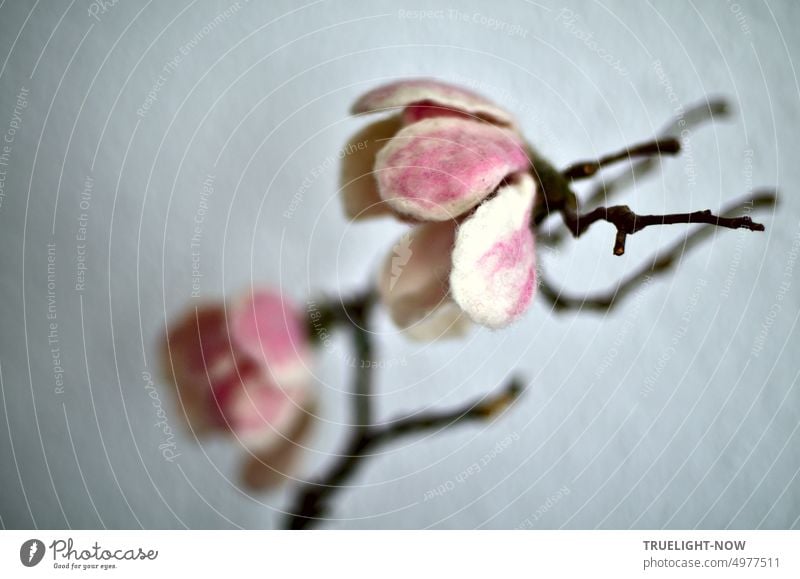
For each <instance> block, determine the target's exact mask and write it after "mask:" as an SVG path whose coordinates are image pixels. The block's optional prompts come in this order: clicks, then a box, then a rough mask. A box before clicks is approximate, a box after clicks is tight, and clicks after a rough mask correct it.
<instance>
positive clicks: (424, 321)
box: [378, 221, 469, 340]
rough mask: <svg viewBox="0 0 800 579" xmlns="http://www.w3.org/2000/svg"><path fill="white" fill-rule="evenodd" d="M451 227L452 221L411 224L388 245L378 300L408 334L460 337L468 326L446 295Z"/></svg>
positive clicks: (412, 336)
mask: <svg viewBox="0 0 800 579" xmlns="http://www.w3.org/2000/svg"><path fill="white" fill-rule="evenodd" d="M455 227H456V224H455V223H454V222H452V221H445V222H438V223H424V224H422V225H419V226H417V227H416V228H414V229H412V230H411V231H409V232H408V233H407V234H406V235H404V236H403V237H401V238H400V240H399V241H398V242H397V243H396V244H395V245H394V246H393V247H392V249H391V251H390V253H389V255H388V256H387V258H386V261H385V262H384V265H383V268H382V269H381V271H380V275H379V279H378V291H379V293H380V297H381V301H382V302H383V304H384V305H385V306H386V307H387V309H388V310H389V315H390V316H391V318H392V321H394V323H395V324H397V326H398V327H400V328H401V329H403V330H406V331H407V333H408V335H409V337H411V338H415V339H420V340H433V339H437V338H440V337H445V336H455V335H461V334H463V332H464V331H465V330H466V329H467V327H468V325H469V319H468V318H467V316H465V315H464V314H463V313H462V312H461V311H460V309H459V308H458V307H456V306H455V304H453V302H452V299H451V298H450V296H449V288H448V283H449V282H448V278H449V275H450V265H451V260H450V253H451V251H452V248H453V239H454V234H455Z"/></svg>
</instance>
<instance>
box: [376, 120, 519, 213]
mask: <svg viewBox="0 0 800 579" xmlns="http://www.w3.org/2000/svg"><path fill="white" fill-rule="evenodd" d="M528 165H529V160H528V156H527V153H526V150H525V146H524V145H523V144H522V143H521V142H520V140H519V138H518V137H517V135H516V134H515V133H513V132H512V131H510V130H508V129H503V128H500V127H496V126H494V125H490V124H488V123H481V122H475V121H470V120H464V119H460V118H452V117H442V118H431V119H425V120H422V121H419V122H417V123H414V124H412V125H409V126H407V127H405V128H404V129H402V130H401V131H400V132H398V133H397V135H395V137H394V138H393V139H392V140H391V141H389V143H388V144H387V145H386V146H385V147H384V148H383V149H381V150H380V152H379V153H378V157H377V160H376V166H375V170H376V172H377V180H378V190H379V191H380V195H381V198H382V199H384V200H385V201H386V202H387V203H388V204H389V205H390V206H391V207H392V209H394V210H395V211H397V212H398V213H400V214H403V215H407V216H410V217H412V218H414V219H419V220H422V221H447V220H452V219H453V218H455V217H457V216H459V215H461V214H462V213H465V212H466V211H469V210H470V209H472V208H473V207H475V206H476V205H477V204H478V203H480V202H481V201H482V200H483V199H484V198H485V197H486V196H487V195H489V194H490V193H492V192H493V191H494V190H495V189H496V188H497V186H498V185H499V184H500V183H501V182H502V181H503V180H504V179H505V178H506V177H508V176H509V175H510V174H512V173H516V172H518V171H522V170H524V169H526V168H527V167H528Z"/></svg>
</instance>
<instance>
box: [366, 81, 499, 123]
mask: <svg viewBox="0 0 800 579" xmlns="http://www.w3.org/2000/svg"><path fill="white" fill-rule="evenodd" d="M419 104H426V105H427V104H429V105H435V106H438V107H444V108H448V109H453V110H456V111H462V112H464V113H467V114H468V115H470V116H473V117H477V118H480V119H484V120H488V121H491V122H494V123H497V124H501V125H512V124H513V122H514V119H513V118H512V117H511V115H510V114H509V113H508V112H506V111H504V110H503V109H501V108H500V107H498V106H497V105H495V104H494V103H492V102H491V101H489V100H487V99H485V98H484V97H482V96H481V95H479V94H476V93H474V92H472V91H470V90H467V89H464V88H461V87H458V86H455V85H451V84H447V83H444V82H441V81H438V80H434V79H427V78H420V79H411V80H401V81H397V82H393V83H390V84H386V85H383V86H380V87H378V88H376V89H373V90H371V91H369V92H368V93H367V94H365V95H363V96H362V97H361V98H360V99H358V101H356V103H355V104H354V105H353V108H352V112H353V114H360V113H372V112H380V111H384V110H386V109H390V108H402V107H407V106H409V105H419Z"/></svg>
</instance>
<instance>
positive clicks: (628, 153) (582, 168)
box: [562, 137, 681, 181]
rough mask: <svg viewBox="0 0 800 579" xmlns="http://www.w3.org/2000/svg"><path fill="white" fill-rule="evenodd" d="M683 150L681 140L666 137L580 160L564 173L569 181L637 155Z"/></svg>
mask: <svg viewBox="0 0 800 579" xmlns="http://www.w3.org/2000/svg"><path fill="white" fill-rule="evenodd" d="M680 150H681V142H680V141H679V140H678V139H676V138H675V137H666V138H661V139H655V140H652V141H647V142H645V143H639V144H637V145H632V146H631V147H628V148H626V149H623V150H621V151H619V152H617V153H612V154H610V155H605V156H603V157H600V158H599V159H597V160H595V161H578V162H577V163H574V164H572V165H570V166H569V167H567V168H566V169H564V170H563V171H562V174H563V175H564V177H566V178H567V179H568V180H569V181H578V180H580V179H588V178H589V177H593V176H594V175H595V174H596V173H597V172H598V171H599V170H600V169H602V168H603V167H607V166H609V165H612V164H614V163H618V162H619V161H632V160H633V159H635V158H636V157H654V156H656V155H677V154H678V153H679V152H680Z"/></svg>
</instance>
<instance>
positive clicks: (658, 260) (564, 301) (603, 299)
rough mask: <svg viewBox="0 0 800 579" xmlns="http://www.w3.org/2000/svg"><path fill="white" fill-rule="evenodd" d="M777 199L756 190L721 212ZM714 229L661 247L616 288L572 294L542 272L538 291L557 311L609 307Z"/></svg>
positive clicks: (698, 231)
mask: <svg viewBox="0 0 800 579" xmlns="http://www.w3.org/2000/svg"><path fill="white" fill-rule="evenodd" d="M776 202H777V194H776V192H774V191H761V192H756V193H755V194H754V195H753V196H749V197H748V198H747V199H746V200H739V201H734V202H732V203H730V204H728V205H727V206H726V207H724V208H723V209H722V211H721V212H720V213H721V214H722V215H730V214H733V213H738V212H740V211H742V210H743V209H745V208H747V207H749V208H750V209H751V210H755V209H759V208H765V207H773V206H774V205H775V203H776ZM712 231H713V228H711V227H707V226H706V227H699V228H697V229H696V230H694V231H693V232H691V233H690V234H689V235H687V236H686V237H684V238H682V239H679V240H678V241H676V242H675V243H673V244H672V245H671V246H669V247H667V248H665V249H663V250H661V251H659V252H658V253H656V254H655V255H654V256H653V257H652V258H650V259H648V260H647V261H646V262H644V263H643V264H642V265H641V266H640V267H639V268H637V269H636V270H635V271H633V272H632V273H630V274H628V275H627V276H626V277H625V278H623V279H622V280H621V281H620V282H619V283H618V284H617V285H616V287H615V288H614V289H612V290H609V291H606V292H600V293H596V294H587V295H580V296H579V295H571V294H568V293H566V292H564V291H563V290H562V289H556V288H555V287H554V286H553V285H552V284H551V283H550V282H548V281H547V279H545V278H543V277H541V276H540V279H539V284H540V285H539V291H540V293H541V295H542V296H543V297H544V298H546V299H547V300H548V301H549V302H550V303H551V304H552V305H553V309H554V310H556V311H567V310H573V309H580V310H595V311H606V310H609V309H611V308H612V307H613V306H615V305H617V304H618V303H620V301H621V300H622V298H623V297H625V296H626V295H628V294H629V293H630V292H631V291H632V290H633V288H635V287H637V286H638V285H639V284H641V283H642V282H643V281H644V280H645V279H647V278H648V277H651V276H655V275H660V274H664V273H666V272H667V271H668V270H669V269H670V268H671V267H672V266H673V265H674V263H675V260H676V259H678V258H679V257H681V256H682V255H684V254H685V253H686V252H688V251H689V250H690V249H692V248H694V247H696V246H697V245H699V244H700V242H702V241H704V240H705V239H706V238H707V237H708V236H709V235H710V234H711V232H712Z"/></svg>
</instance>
